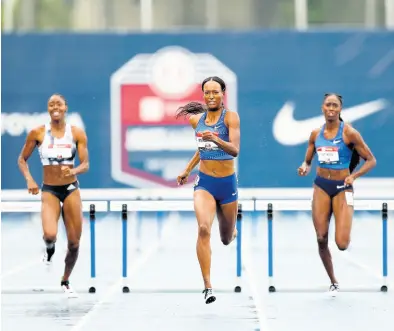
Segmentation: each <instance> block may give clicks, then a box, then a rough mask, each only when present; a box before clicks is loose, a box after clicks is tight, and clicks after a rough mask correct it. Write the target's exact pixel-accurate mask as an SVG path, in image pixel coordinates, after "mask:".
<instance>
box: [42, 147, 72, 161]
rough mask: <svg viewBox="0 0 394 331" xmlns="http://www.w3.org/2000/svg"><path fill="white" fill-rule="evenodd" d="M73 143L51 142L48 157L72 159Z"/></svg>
mask: <svg viewBox="0 0 394 331" xmlns="http://www.w3.org/2000/svg"><path fill="white" fill-rule="evenodd" d="M71 149H72V146H71V144H50V145H48V150H47V153H48V155H47V158H48V159H58V160H61V159H70V158H71V157H72V150H71Z"/></svg>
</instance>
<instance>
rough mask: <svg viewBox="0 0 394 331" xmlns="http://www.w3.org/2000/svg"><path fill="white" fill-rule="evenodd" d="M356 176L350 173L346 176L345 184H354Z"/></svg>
mask: <svg viewBox="0 0 394 331" xmlns="http://www.w3.org/2000/svg"><path fill="white" fill-rule="evenodd" d="M354 180H355V178H354V177H353V176H352V175H350V176H347V177H346V178H345V185H353V182H354Z"/></svg>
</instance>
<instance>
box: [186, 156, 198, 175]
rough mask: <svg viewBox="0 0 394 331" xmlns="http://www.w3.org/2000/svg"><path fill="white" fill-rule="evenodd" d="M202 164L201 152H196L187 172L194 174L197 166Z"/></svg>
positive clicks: (187, 167)
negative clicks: (193, 171)
mask: <svg viewBox="0 0 394 331" xmlns="http://www.w3.org/2000/svg"><path fill="white" fill-rule="evenodd" d="M199 162H200V153H199V151H196V152H195V153H194V155H193V157H192V158H191V160H190V161H189V163H188V164H187V166H186V169H185V171H187V172H189V173H190V172H192V170H193V169H194V168H195V167H196V165H197V164H198V163H199Z"/></svg>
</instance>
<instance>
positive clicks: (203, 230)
mask: <svg viewBox="0 0 394 331" xmlns="http://www.w3.org/2000/svg"><path fill="white" fill-rule="evenodd" d="M198 236H199V237H200V238H209V237H210V236H211V231H210V229H209V226H208V225H206V224H200V225H199V226H198Z"/></svg>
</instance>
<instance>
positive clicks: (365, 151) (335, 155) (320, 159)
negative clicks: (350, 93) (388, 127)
mask: <svg viewBox="0 0 394 331" xmlns="http://www.w3.org/2000/svg"><path fill="white" fill-rule="evenodd" d="M341 110H342V97H341V96H340V95H338V94H333V93H331V94H325V96H324V100H323V105H322V111H323V114H324V117H325V120H326V122H325V124H324V125H323V126H322V127H321V128H317V129H315V130H313V131H312V133H311V135H310V138H309V143H308V148H307V151H306V155H305V160H304V162H303V163H302V165H301V166H300V167H299V168H298V174H299V175H300V176H306V175H307V174H308V173H309V171H310V169H311V163H312V159H313V157H314V155H315V154H317V175H316V178H315V181H314V185H313V201H312V218H313V224H314V227H315V230H316V235H317V242H318V247H319V255H320V258H321V260H322V262H323V265H324V267H325V269H326V271H327V274H328V276H329V278H330V281H331V285H330V288H329V291H330V292H331V293H332V294H333V295H335V294H336V293H337V292H338V290H339V285H338V281H337V279H336V277H335V275H334V268H333V265H332V258H331V253H330V250H329V248H328V228H329V222H330V218H331V215H332V213H334V217H335V242H336V244H337V247H338V248H339V249H340V250H341V251H344V250H346V249H347V248H348V246H349V243H350V233H351V228H352V218H353V211H354V210H353V182H354V181H355V180H356V179H357V178H359V177H360V176H362V175H364V174H366V173H367V172H369V171H370V170H371V169H372V168H373V167H375V165H376V159H375V157H374V155H373V154H372V152H371V150H370V149H369V147H368V146H367V144H366V143H365V142H364V139H363V138H362V136H361V135H360V133H359V132H358V131H357V130H356V129H354V128H353V127H351V126H350V125H349V124H346V123H344V122H343V120H342V118H341ZM360 156H361V158H363V159H364V160H365V162H364V164H363V165H362V166H361V167H360V168H359V169H358V170H357V171H355V170H356V167H357V165H358V164H359V162H360Z"/></svg>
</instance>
